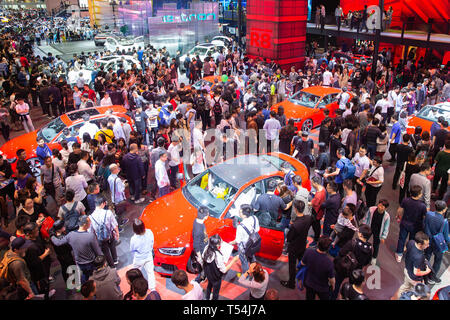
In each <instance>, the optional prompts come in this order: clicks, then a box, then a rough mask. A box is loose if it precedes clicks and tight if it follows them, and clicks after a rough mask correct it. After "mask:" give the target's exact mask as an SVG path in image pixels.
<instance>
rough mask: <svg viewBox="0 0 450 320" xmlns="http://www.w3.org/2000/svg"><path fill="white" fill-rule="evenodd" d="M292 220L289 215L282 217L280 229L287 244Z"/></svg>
mask: <svg viewBox="0 0 450 320" xmlns="http://www.w3.org/2000/svg"><path fill="white" fill-rule="evenodd" d="M290 221H291V218H289V217H284V216H283V217H282V218H281V222H280V229H281V230H282V231H283V233H284V244H285V245H286V236H287V233H288V231H289V222H290Z"/></svg>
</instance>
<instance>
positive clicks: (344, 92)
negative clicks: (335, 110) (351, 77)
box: [339, 87, 350, 110]
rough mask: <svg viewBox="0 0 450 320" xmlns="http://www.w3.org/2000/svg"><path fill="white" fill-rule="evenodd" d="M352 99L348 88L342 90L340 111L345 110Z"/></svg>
mask: <svg viewBox="0 0 450 320" xmlns="http://www.w3.org/2000/svg"><path fill="white" fill-rule="evenodd" d="M349 99H350V94H349V93H348V92H347V87H343V88H342V92H341V93H340V99H339V109H341V110H345V106H346V105H347V102H348V100H349Z"/></svg>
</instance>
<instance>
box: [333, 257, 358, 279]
mask: <svg viewBox="0 0 450 320" xmlns="http://www.w3.org/2000/svg"><path fill="white" fill-rule="evenodd" d="M357 267H358V260H357V259H356V256H355V254H354V253H353V251H349V252H348V253H347V254H346V255H345V256H343V257H337V258H336V259H334V268H335V269H336V272H337V273H339V274H341V275H342V276H344V277H345V278H346V277H349V276H350V273H351V272H352V271H353V270H355V269H356V268H357Z"/></svg>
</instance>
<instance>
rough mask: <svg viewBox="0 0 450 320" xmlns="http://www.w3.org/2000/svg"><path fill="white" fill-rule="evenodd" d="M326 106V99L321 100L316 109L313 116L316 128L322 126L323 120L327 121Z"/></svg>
mask: <svg viewBox="0 0 450 320" xmlns="http://www.w3.org/2000/svg"><path fill="white" fill-rule="evenodd" d="M325 106H326V104H325V101H324V99H321V100H320V101H319V102H318V103H317V105H316V107H315V108H314V113H313V116H312V120H313V123H314V126H318V125H320V124H321V123H322V120H323V119H325V114H324V113H323V110H325Z"/></svg>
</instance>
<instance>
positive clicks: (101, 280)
mask: <svg viewBox="0 0 450 320" xmlns="http://www.w3.org/2000/svg"><path fill="white" fill-rule="evenodd" d="M90 280H94V281H95V285H96V286H97V292H96V297H97V300H122V299H123V293H122V290H120V287H119V285H120V278H119V275H118V274H117V271H116V269H111V268H110V267H108V266H106V267H104V268H101V269H99V270H95V271H94V273H93V274H92V276H91V277H90Z"/></svg>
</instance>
